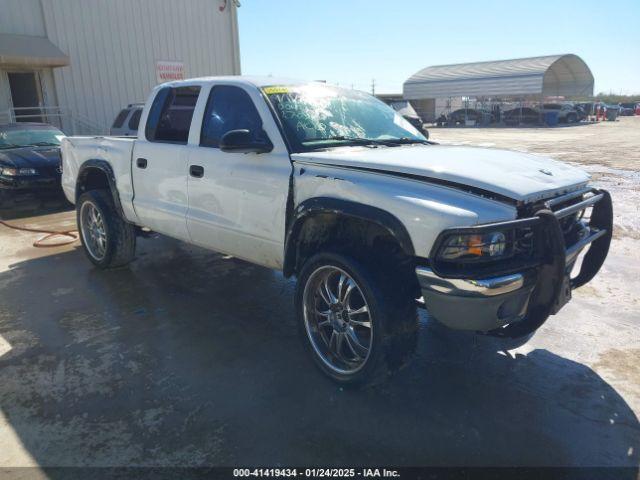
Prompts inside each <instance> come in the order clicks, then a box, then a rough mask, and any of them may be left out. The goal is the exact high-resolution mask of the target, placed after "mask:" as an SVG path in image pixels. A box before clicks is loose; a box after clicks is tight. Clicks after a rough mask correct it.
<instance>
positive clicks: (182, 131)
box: [145, 86, 200, 145]
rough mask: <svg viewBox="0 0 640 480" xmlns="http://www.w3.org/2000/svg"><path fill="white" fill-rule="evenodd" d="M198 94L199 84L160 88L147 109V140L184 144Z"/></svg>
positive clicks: (187, 136) (187, 137)
mask: <svg viewBox="0 0 640 480" xmlns="http://www.w3.org/2000/svg"><path fill="white" fill-rule="evenodd" d="M199 94H200V87H199V86H185V87H178V88H174V87H165V88H162V89H161V90H160V91H159V92H158V93H157V95H156V98H155V99H154V100H153V103H152V104H151V108H150V109H149V115H148V118H147V124H146V126H145V137H146V138H147V140H148V141H150V142H161V143H162V142H164V143H177V144H182V145H186V144H187V141H188V139H189V129H190V128H191V120H192V119H193V111H194V109H195V107H196V102H197V101H198V95H199Z"/></svg>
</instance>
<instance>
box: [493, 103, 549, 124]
mask: <svg viewBox="0 0 640 480" xmlns="http://www.w3.org/2000/svg"><path fill="white" fill-rule="evenodd" d="M502 118H503V119H504V123H505V124H506V125H518V124H521V123H522V124H525V125H537V124H539V123H540V112H538V111H537V110H534V109H533V108H529V107H522V108H521V109H520V108H514V109H511V110H507V111H506V112H504V113H503V114H502Z"/></svg>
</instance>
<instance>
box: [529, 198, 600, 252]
mask: <svg viewBox="0 0 640 480" xmlns="http://www.w3.org/2000/svg"><path fill="white" fill-rule="evenodd" d="M591 195H593V193H592V191H591V190H590V189H583V190H580V191H577V192H574V193H570V194H566V195H560V196H558V197H554V198H551V199H547V200H544V201H541V202H537V203H534V204H531V205H528V206H526V207H525V208H523V209H522V211H521V212H520V214H519V216H520V217H521V218H525V217H531V216H533V215H535V213H536V212H537V211H539V210H542V209H549V210H551V211H552V212H558V211H559V210H562V209H564V208H567V207H570V206H572V205H576V204H578V203H580V202H582V201H584V200H586V199H587V198H588V197H589V196H591ZM590 211H591V207H587V208H585V209H583V210H580V211H578V212H575V213H572V214H571V215H567V216H565V217H562V218H559V219H558V221H559V222H560V228H561V229H562V233H563V237H564V243H565V246H566V247H567V248H569V247H571V246H572V245H574V244H576V243H577V242H578V241H580V240H581V239H582V238H584V237H585V236H586V235H588V234H589V220H590V218H589V217H590ZM534 237H535V233H534V232H533V231H529V233H528V234H526V235H524V238H523V240H522V248H526V247H530V248H533V242H534Z"/></svg>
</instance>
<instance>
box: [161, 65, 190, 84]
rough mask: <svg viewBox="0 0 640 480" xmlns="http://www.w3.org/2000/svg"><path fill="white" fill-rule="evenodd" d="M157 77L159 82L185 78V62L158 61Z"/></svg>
mask: <svg viewBox="0 0 640 480" xmlns="http://www.w3.org/2000/svg"><path fill="white" fill-rule="evenodd" d="M156 79H157V80H158V83H164V82H172V81H174V80H184V63H182V62H165V61H164V60H161V61H158V62H156Z"/></svg>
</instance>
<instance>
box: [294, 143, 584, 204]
mask: <svg viewBox="0 0 640 480" xmlns="http://www.w3.org/2000/svg"><path fill="white" fill-rule="evenodd" d="M291 158H292V160H293V161H294V162H298V163H310V164H319V165H326V166H334V167H338V168H353V169H358V170H367V171H375V172H380V173H385V174H397V175H401V176H410V177H413V178H416V177H420V178H422V179H424V180H425V181H429V180H431V181H434V182H435V183H441V184H442V183H444V184H447V185H450V186H454V187H456V186H457V187H465V186H466V187H471V188H472V189H477V190H483V191H486V192H492V193H494V194H497V195H500V196H502V197H508V198H510V199H512V200H515V201H518V202H524V203H528V202H535V201H538V200H542V199H545V198H550V197H554V196H556V195H560V194H561V193H565V192H570V191H573V190H577V189H578V188H581V187H583V186H584V185H585V184H586V183H587V182H588V181H589V178H590V176H589V174H587V173H586V172H584V171H583V170H581V169H579V168H575V167H572V166H569V165H566V164H564V163H561V162H558V161H556V160H553V159H551V158H546V157H540V156H537V155H531V154H526V153H521V152H513V151H508V150H497V149H492V148H479V147H459V146H445V145H404V146H398V147H377V148H371V147H359V146H358V147H339V148H334V149H332V150H326V151H318V152H308V153H297V154H293V155H292V156H291Z"/></svg>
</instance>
